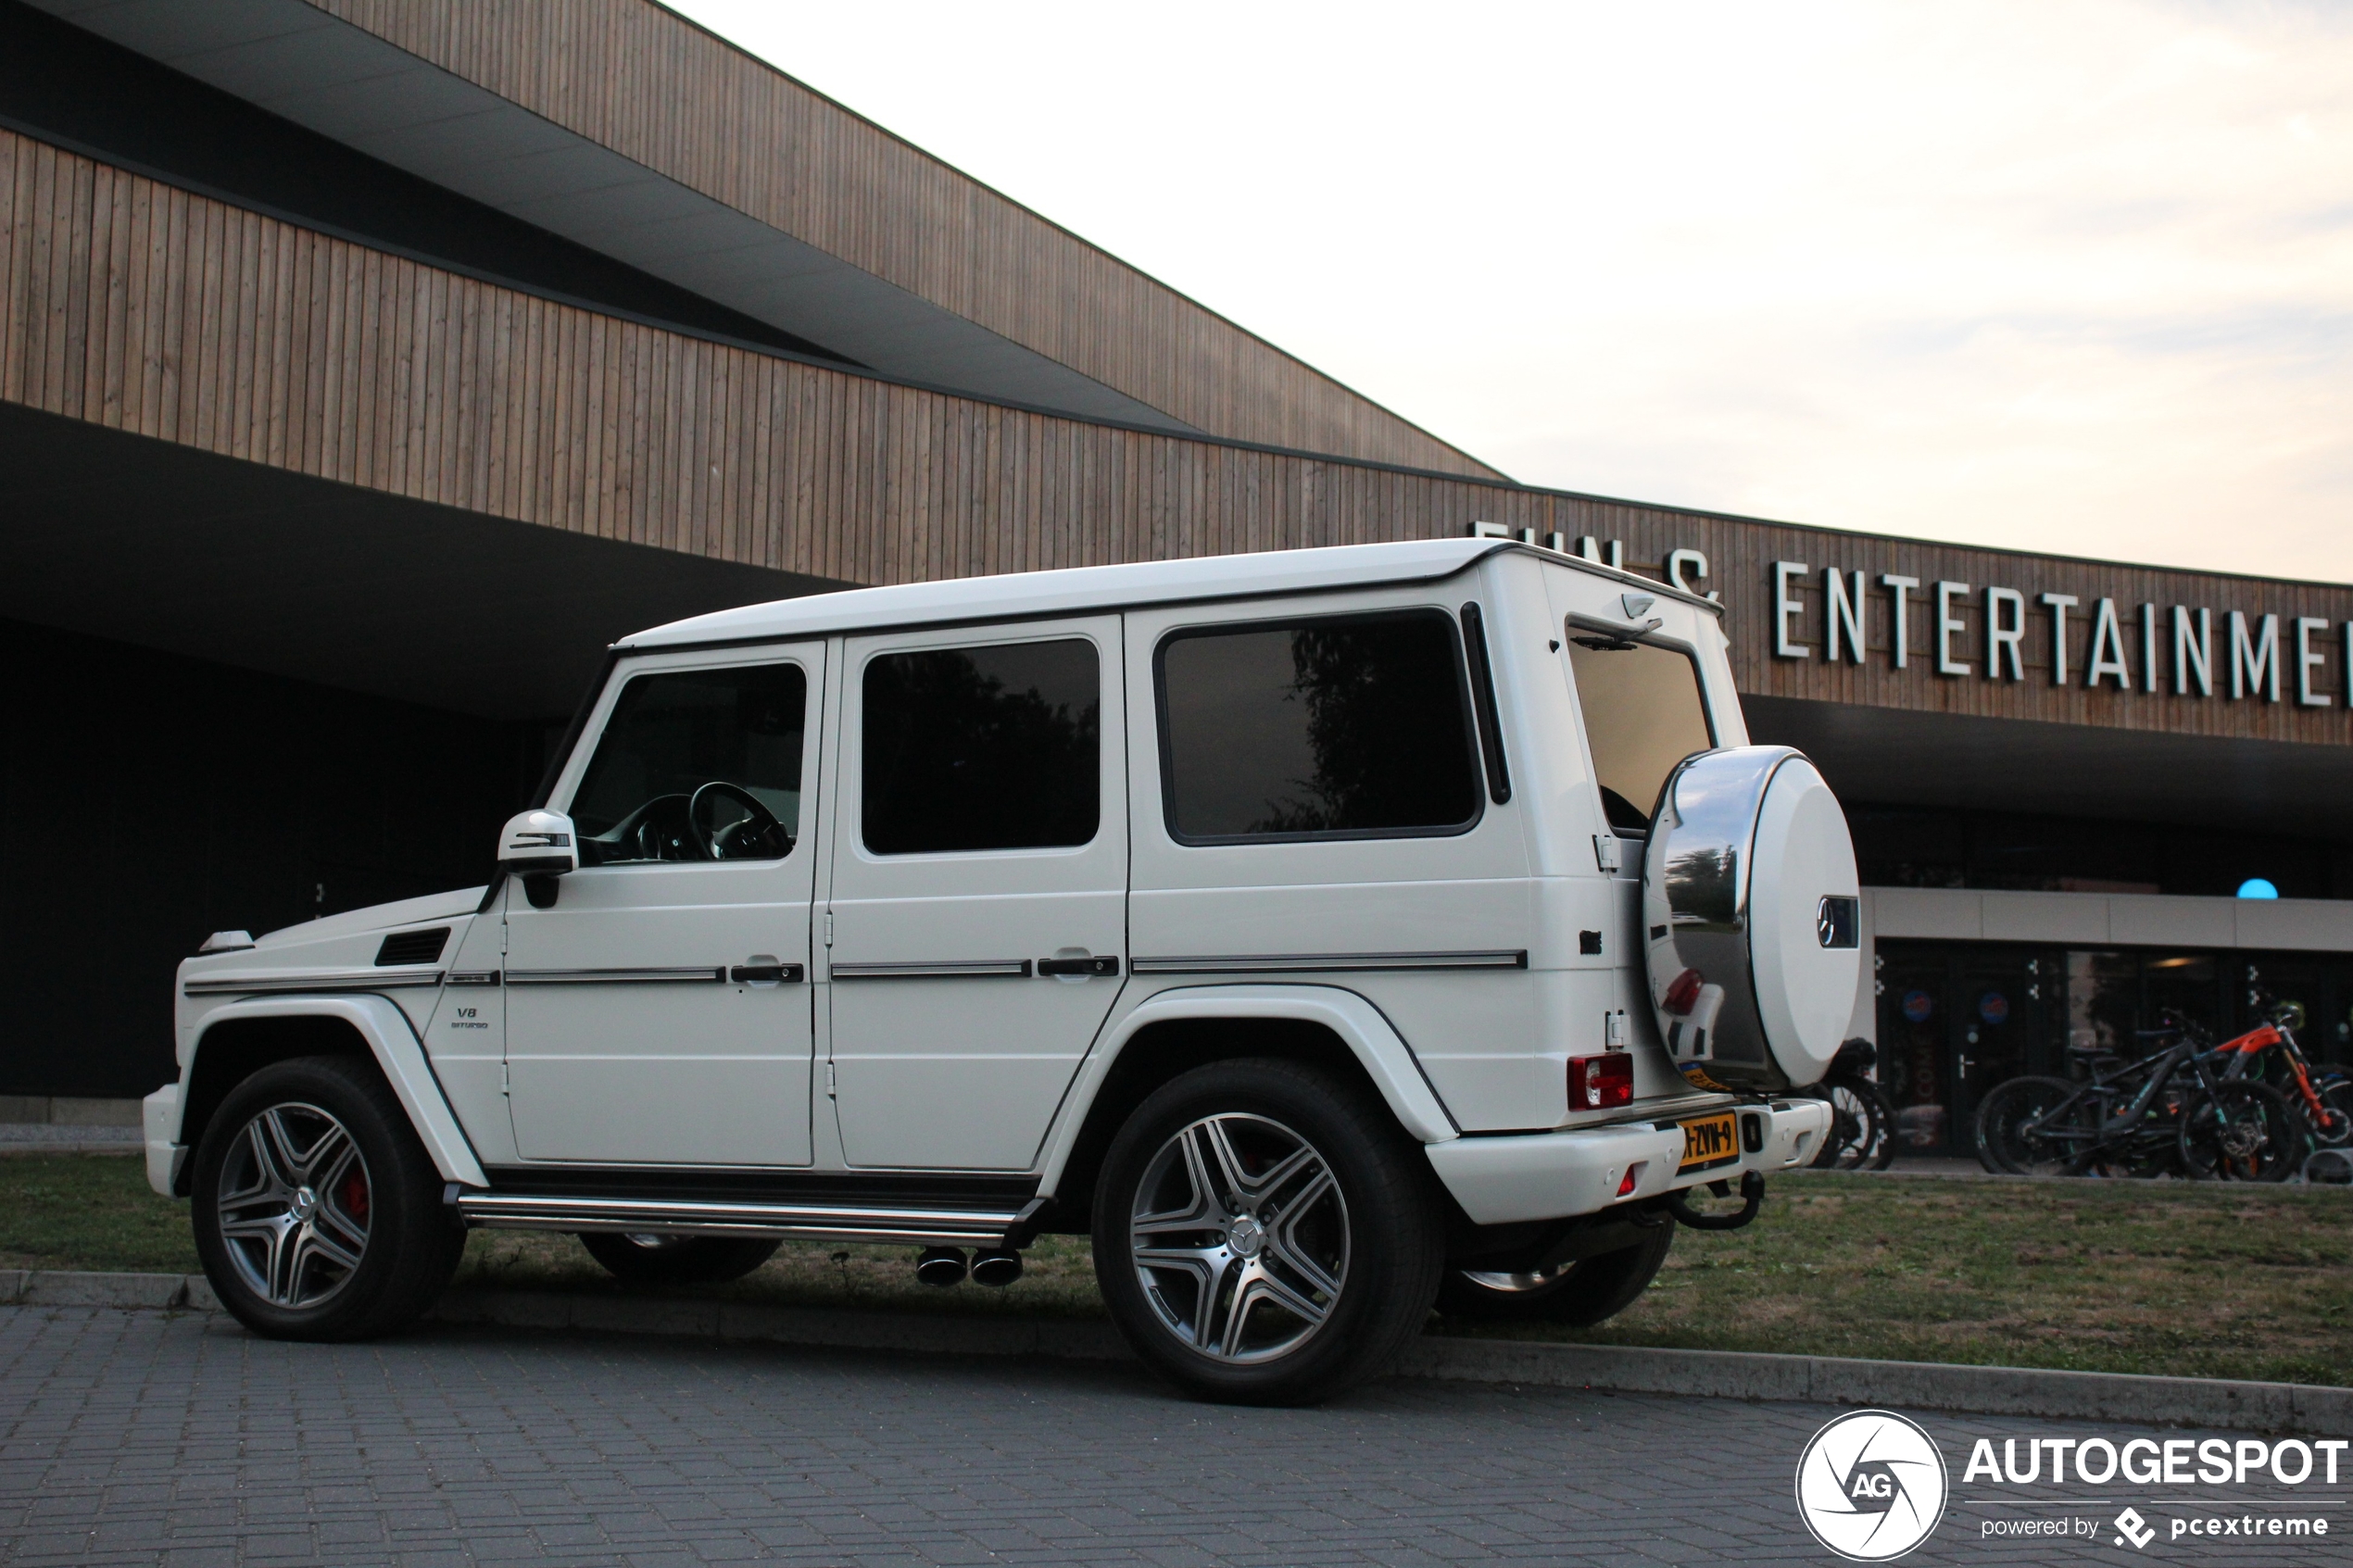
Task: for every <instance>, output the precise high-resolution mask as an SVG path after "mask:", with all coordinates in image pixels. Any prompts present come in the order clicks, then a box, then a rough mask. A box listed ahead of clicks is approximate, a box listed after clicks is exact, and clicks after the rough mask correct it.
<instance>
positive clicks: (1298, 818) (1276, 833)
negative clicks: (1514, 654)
mask: <svg viewBox="0 0 2353 1568" xmlns="http://www.w3.org/2000/svg"><path fill="white" fill-rule="evenodd" d="M1159 666H1160V668H1159V671H1158V677H1159V679H1158V684H1159V691H1160V721H1161V768H1162V794H1163V796H1164V798H1165V800H1166V802H1167V813H1168V831H1169V833H1170V834H1171V835H1172V836H1174V837H1176V839H1178V840H1180V841H1182V842H1186V843H1194V844H1202V843H1210V844H1215V843H1227V844H1230V843H1240V842H1248V841H1252V840H1268V839H1302V838H1368V837H1380V836H1391V837H1395V836H1405V835H1428V834H1449V833H1460V832H1463V831H1464V830H1465V829H1466V828H1468V827H1469V826H1470V825H1471V824H1472V823H1473V822H1477V821H1478V813H1479V809H1480V797H1479V783H1478V761H1477V759H1476V752H1475V747H1476V745H1477V741H1476V738H1475V736H1474V734H1473V733H1472V730H1471V725H1470V705H1469V701H1468V696H1467V693H1466V689H1465V685H1464V678H1463V659H1462V650H1461V646H1460V644H1459V642H1458V640H1457V638H1456V634H1455V631H1454V622H1453V619H1452V618H1451V617H1449V616H1447V615H1444V614H1442V613H1441V612H1439V611H1436V610H1409V611H1406V612H1403V613H1401V614H1392V615H1371V616H1350V617H1331V618H1319V619H1315V620H1302V621H1287V622H1279V623H1276V624H1271V625H1269V624H1265V623H1263V622H1262V623H1259V624H1255V625H1250V626H1238V627H1234V628H1231V629H1227V628H1216V629H1209V630H1203V631H1199V632H1180V633H1176V634H1175V635H1173V636H1171V637H1169V638H1168V639H1167V640H1165V641H1164V642H1163V643H1162V644H1161V646H1160V656H1159Z"/></svg>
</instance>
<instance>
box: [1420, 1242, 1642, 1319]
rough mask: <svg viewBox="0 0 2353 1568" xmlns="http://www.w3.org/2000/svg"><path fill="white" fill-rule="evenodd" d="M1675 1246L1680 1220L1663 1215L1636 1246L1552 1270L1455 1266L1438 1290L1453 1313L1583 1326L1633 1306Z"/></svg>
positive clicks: (1440, 1307)
mask: <svg viewBox="0 0 2353 1568" xmlns="http://www.w3.org/2000/svg"><path fill="white" fill-rule="evenodd" d="M1674 1245H1675V1222H1674V1221H1673V1220H1670V1219H1668V1218H1667V1216H1666V1215H1665V1214H1661V1215H1659V1216H1658V1224H1657V1227H1656V1228H1655V1230H1654V1231H1653V1232H1652V1233H1651V1234H1650V1235H1648V1236H1644V1237H1643V1238H1642V1241H1640V1242H1639V1243H1637V1244H1636V1245H1634V1246H1632V1247H1621V1248H1618V1249H1617V1251H1615V1252H1603V1253H1599V1254H1597V1255H1595V1256H1593V1257H1591V1258H1579V1260H1577V1261H1575V1262H1573V1263H1568V1264H1566V1265H1564V1266H1563V1267H1561V1268H1559V1269H1556V1270H1554V1272H1553V1273H1549V1274H1537V1273H1509V1272H1499V1271H1493V1270H1487V1269H1450V1270H1448V1271H1447V1274H1446V1283H1445V1284H1444V1285H1442V1286H1440V1287H1439V1290H1438V1310H1439V1311H1440V1312H1441V1313H1442V1314H1444V1315H1445V1316H1447V1317H1450V1318H1468V1319H1476V1320H1484V1321H1486V1322H1491V1323H1568V1324H1572V1325H1574V1326H1576V1327H1579V1328H1582V1327H1585V1326H1588V1325H1590V1324H1592V1323H1601V1322H1603V1321H1604V1320H1605V1319H1608V1318H1614V1317H1616V1316H1617V1314H1618V1313H1620V1312H1622V1311H1625V1310H1626V1309H1627V1308H1629V1307H1630V1306H1632V1305H1633V1304H1634V1300H1635V1298H1637V1297H1639V1296H1641V1295H1642V1292H1643V1291H1645V1290H1647V1289H1649V1288H1650V1283H1651V1281H1652V1280H1653V1279H1655V1278H1656V1277H1657V1274H1658V1271H1659V1269H1660V1268H1661V1267H1662V1266H1663V1265H1664V1264H1665V1263H1666V1261H1667V1249H1668V1248H1671V1247H1673V1246H1674Z"/></svg>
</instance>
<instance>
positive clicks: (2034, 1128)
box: [1977, 1078, 2092, 1176]
mask: <svg viewBox="0 0 2353 1568" xmlns="http://www.w3.org/2000/svg"><path fill="white" fill-rule="evenodd" d="M2087 1120H2088V1116H2087V1113H2086V1112H2085V1110H2084V1107H2083V1104H2082V1101H2081V1100H2080V1099H2078V1098H2077V1097H2076V1085H2073V1084H2070V1083H2069V1082H2068V1081H2067V1080H2066V1079H2064V1078H2012V1079H2009V1080H2007V1082H2005V1083H2002V1084H1998V1085H1994V1090H1993V1092H1992V1093H1990V1094H1988V1095H1987V1096H1986V1097H1985V1098H1983V1099H1982V1100H1980V1101H1979V1102H1978V1106H1977V1160H1978V1163H1979V1164H1981V1165H1982V1166H1984V1167H1985V1168H1986V1169H1987V1170H1988V1171H1991V1172H1994V1173H1995V1174H1997V1175H2005V1174H2006V1175H2012V1176H2057V1175H2065V1174H2069V1173H2071V1172H2072V1171H2073V1169H2074V1167H2075V1163H2076V1161H2077V1160H2078V1159H2079V1158H2080V1157H2081V1156H2082V1153H2083V1152H2084V1150H2086V1149H2087V1148H2090V1146H2091V1137H2090V1136H2089V1134H2090V1133H2091V1131H2092V1129H2091V1128H2089V1127H2086V1126H2083V1125H2082V1123H2084V1122H2086V1121H2087Z"/></svg>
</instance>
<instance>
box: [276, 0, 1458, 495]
mask: <svg viewBox="0 0 2353 1568" xmlns="http://www.w3.org/2000/svg"><path fill="white" fill-rule="evenodd" d="M312 3H313V4H316V5H317V6H319V8H320V9H321V10H324V11H326V12H328V13H330V14H331V15H333V16H334V17H336V18H338V19H342V20H344V21H346V22H348V23H350V24H351V25H353V26H355V27H358V28H360V29H362V30H364V31H368V32H371V33H373V34H374V35H376V36H377V37H379V38H382V39H384V40H385V41H386V42H389V43H391V44H396V45H398V46H399V47H400V48H402V49H405V50H407V51H408V52H409V53H410V54H412V55H415V56H418V57H419V58H421V59H423V60H426V61H429V62H431V63H432V64H434V65H436V66H438V67H440V68H441V69H444V70H447V71H449V72H450V73H451V74H453V75H456V76H459V77H462V78H464V79H465V80H466V81H468V82H472V83H474V84H475V85H476V86H478V87H482V88H484V89H485V90H487V91H489V92H492V93H496V94H498V95H499V96H500V97H503V98H506V99H508V100H509V101H510V102H512V103H516V104H520V105H522V107H525V108H528V109H530V110H531V111H532V112H533V113H535V114H537V115H540V116H542V117H544V118H545V119H548V120H551V121H553V122H554V123H556V124H558V125H560V126H562V127H564V128H565V129H566V130H568V131H571V132H574V133H575V134H578V135H581V136H584V137H586V138H587V139H589V140H590V141H593V142H596V143H598V144H600V145H602V146H605V147H608V148H610V149H611V150H613V151H615V152H618V153H620V154H622V155H623V157H629V158H631V159H634V160H635V162H637V163H640V164H642V165H644V166H645V167H646V168H648V169H653V170H654V171H656V172H657V173H660V174H662V175H665V176H667V177H669V178H670V179H673V180H675V181H677V182H679V183H681V184H683V185H686V186H687V187H689V188H690V189H692V190H695V191H698V192H700V193H701V194H704V195H706V196H709V197H711V199H712V200H714V201H719V202H724V203H725V204H726V205H727V206H729V207H734V208H736V210H737V211H739V212H743V213H746V214H749V216H751V217H753V218H757V219H759V220H761V221H762V222H764V223H767V224H770V225H771V226H773V227H774V228H776V229H778V230H781V231H783V232H786V233H789V234H792V235H794V236H796V237H797V238H799V239H801V240H805V241H807V242H808V243H809V244H811V245H815V246H816V247H817V248H819V249H820V250H823V251H825V252H827V253H828V254H830V255H833V256H837V257H841V258H842V259H843V260H845V261H848V262H849V263H850V264H851V265H853V266H856V267H859V268H862V269H863V270H866V271H868V272H871V273H873V274H874V275H875V276H876V277H879V278H883V279H885V280H887V281H888V282H892V283H896V284H897V285H899V286H900V287H901V288H903V289H906V290H908V291H910V292H911V293H913V294H915V295H920V296H921V297H923V298H925V299H927V300H930V301H931V302H932V303H934V304H936V305H938V306H941V307H945V308H947V309H949V310H952V311H954V312H955V313H956V314H958V315H960V316H963V317H964V318H965V319H967V320H972V321H975V322H977V323H979V324H980V325H981V326H984V327H986V328H988V330H989V331H991V332H997V333H999V334H1000V335H1001V336H1003V337H1006V338H1009V339H1011V340H1012V341H1013V342H1014V343H1017V344H1020V345H1023V346H1025V347H1027V348H1031V349H1034V350H1036V351H1037V352H1038V353H1040V354H1043V355H1045V356H1046V357H1047V358H1051V359H1054V360H1056V361H1058V362H1060V363H1062V364H1064V365H1067V366H1069V367H1071V368H1072V369H1074V370H1079V371H1081V372H1083V373H1085V374H1086V375H1088V376H1091V377H1093V378H1094V379H1095V380H1097V381H1099V382H1101V383H1104V384H1105V385H1107V386H1111V387H1114V388H1116V389H1117V390H1118V391H1120V392H1124V393H1126V395H1128V396H1130V397H1134V398H1136V399H1138V400H1139V401H1140V402H1143V403H1147V404H1150V405H1151V407H1153V408H1158V409H1160V410H1162V411H1163V412H1164V413H1167V414H1170V415H1173V416H1174V417H1176V419H1179V420H1183V421H1184V422H1185V423H1187V424H1189V425H1190V426H1192V427H1193V428H1194V429H1196V430H1201V431H1205V432H1207V433H1210V434H1213V435H1218V436H1223V437H1225V438H1227V439H1228V440H1236V441H1252V442H1258V443H1262V444H1265V445H1276V446H1290V447H1297V448H1300V449H1302V450H1305V451H1311V452H1329V453H1333V454H1336V455H1339V456H1342V457H1351V458H1365V459H1367V460H1370V461H1375V462H1383V463H1393V464H1397V465H1400V466H1403V467H1413V468H1428V469H1436V470H1441V471H1442V472H1447V473H1464V474H1473V475H1478V476H1481V477H1486V478H1496V477H1500V476H1499V475H1497V473H1496V471H1495V470H1492V469H1491V468H1489V467H1487V466H1486V465H1485V464H1483V463H1480V462H1479V461H1478V460H1477V459H1476V458H1472V457H1470V456H1469V455H1468V454H1466V453H1464V452H1461V451H1458V450H1457V449H1455V448H1454V447H1453V446H1451V445H1447V444H1446V443H1444V442H1442V441H1441V440H1439V439H1438V438H1436V437H1435V436H1432V435H1431V434H1429V433H1428V432H1426V431H1423V430H1421V429H1419V428H1417V427H1416V426H1415V425H1413V424H1410V423H1408V422H1407V421H1406V420H1402V419H1400V418H1398V417H1397V416H1396V415H1394V414H1392V413H1390V411H1389V410H1387V409H1385V408H1381V407H1380V406H1378V404H1375V403H1373V402H1371V401H1370V400H1368V399H1366V398H1365V397H1364V396H1363V395H1360V394H1358V393H1355V392H1352V391H1351V390H1349V389H1348V388H1347V387H1345V386H1343V385H1341V384H1340V383H1338V382H1336V381H1333V380H1332V379H1331V378H1330V377H1328V376H1327V375H1324V374H1323V373H1322V372H1321V371H1318V370H1315V369H1314V368H1313V367H1311V366H1308V365H1305V364H1302V363H1301V362H1300V361H1299V360H1297V359H1294V358H1291V357H1290V355H1288V354H1285V353H1284V352H1282V351H1281V350H1280V349H1278V348H1277V347H1275V346H1274V345H1271V344H1269V343H1266V342H1265V340H1263V339H1261V338H1258V337H1256V336H1253V335H1252V333H1250V332H1245V331H1243V330H1242V329H1241V328H1239V327H1238V326H1236V325H1235V324H1234V323H1233V322H1231V321H1228V320H1226V319H1225V318H1224V317H1222V316H1219V315H1217V314H1216V313H1215V312H1214V311H1211V310H1207V309H1204V308H1203V307H1201V306H1199V305H1197V304H1195V303H1194V302H1193V301H1191V300H1189V299H1188V298H1186V297H1185V296H1184V295H1180V294H1178V293H1176V291H1175V290H1173V289H1171V288H1169V287H1167V286H1166V285H1165V284H1163V283H1160V282H1156V281H1154V280H1153V279H1151V277H1148V276H1147V275H1145V274H1144V273H1142V272H1139V271H1138V270H1136V269H1134V268H1133V267H1130V266H1128V265H1127V264H1126V263H1125V262H1123V261H1121V260H1119V259H1118V258H1117V257H1114V256H1111V255H1109V254H1108V253H1106V252H1104V251H1102V250H1101V249H1098V248H1097V247H1096V246H1094V245H1089V244H1088V243H1087V242H1086V241H1084V240H1082V239H1080V238H1079V237H1077V236H1076V235H1075V234H1073V233H1071V232H1069V231H1068V230H1065V229H1063V228H1061V227H1059V226H1057V225H1055V224H1053V223H1051V222H1048V221H1047V220H1045V219H1043V218H1040V217H1039V216H1038V214H1037V213H1035V212H1032V211H1030V210H1029V209H1028V208H1027V207H1022V206H1021V205H1019V204H1018V203H1016V202H1013V201H1011V200H1009V199H1007V198H1006V197H1004V196H1002V195H1000V194H998V193H996V192H995V191H992V190H990V189H988V187H987V186H985V185H982V184H980V183H979V182H976V181H975V180H973V179H971V178H970V177H969V176H967V175H964V174H962V173H960V172H958V171H957V170H956V169H953V168H951V167H950V166H949V165H947V164H945V163H943V162H941V161H940V160H939V159H937V158H936V157H932V156H931V155H930V154H928V153H925V152H924V151H923V150H922V149H921V148H919V147H915V146H912V145H910V144H908V143H906V142H903V141H901V140H900V139H899V138H898V137H896V136H893V135H892V134H890V132H887V131H885V130H883V129H882V128H881V127H879V126H877V125H875V124H874V123H873V122H871V121H869V120H866V119H861V118H860V117H859V116H857V115H855V114H852V113H850V112H849V110H847V109H845V108H843V107H841V106H840V105H838V104H837V103H835V102H833V101H832V100H831V99H829V98H826V97H824V96H823V95H822V94H817V93H814V92H812V91H811V90H810V89H808V88H807V87H804V86H802V85H801V84H800V83H799V82H795V81H794V80H793V79H792V78H790V77H788V76H786V75H785V74H784V73H783V72H781V71H778V70H776V69H774V68H773V67H771V66H769V65H766V64H764V63H763V62H761V61H760V60H758V59H755V58H753V57H752V56H749V55H747V54H745V53H744V52H743V51H742V50H740V49H737V48H736V47H735V46H734V45H732V44H728V43H726V42H725V41H724V40H722V39H720V38H717V37H715V36H713V35H712V34H711V33H709V32H706V31H703V30H702V29H700V28H698V27H697V26H695V25H694V24H693V23H691V22H688V21H686V19H683V18H681V17H678V16H676V15H674V14H673V13H672V12H669V11H666V10H663V9H661V7H659V6H649V5H647V4H645V3H644V0H565V3H564V4H561V5H549V4H546V3H544V0H312Z"/></svg>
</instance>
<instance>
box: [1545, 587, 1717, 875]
mask: <svg viewBox="0 0 2353 1568" xmlns="http://www.w3.org/2000/svg"><path fill="white" fill-rule="evenodd" d="M1568 666H1569V669H1570V671H1572V672H1573V673H1574V674H1575V675H1576V677H1577V700H1578V706H1579V707H1580V708H1582V709H1584V710H1585V740H1586V744H1587V745H1589V746H1592V748H1593V769H1594V771H1596V772H1597V773H1599V774H1600V775H1601V785H1602V805H1603V807H1604V809H1606V810H1607V811H1608V813H1609V822H1610V826H1612V827H1618V828H1630V829H1634V830H1637V831H1640V830H1642V829H1645V828H1648V827H1649V826H1650V821H1651V819H1650V812H1651V809H1652V808H1653V807H1654V806H1655V805H1657V804H1658V792H1659V790H1660V789H1661V788H1663V787H1664V786H1665V785H1666V784H1667V774H1669V773H1671V772H1673V771H1675V764H1676V763H1678V762H1680V761H1681V760H1682V759H1684V758H1686V757H1689V756H1690V755H1691V754H1692V752H1694V751H1705V750H1706V749H1707V748H1708V747H1709V746H1714V745H1715V744H1716V742H1715V739H1714V737H1713V735H1712V734H1711V733H1710V732H1709V730H1708V727H1707V708H1706V705H1705V704H1704V703H1703V702H1702V701H1701V700H1700V692H1699V666H1698V665H1697V664H1695V663H1693V662H1692V658H1691V656H1690V655H1689V654H1684V653H1678V652H1677V651H1676V650H1675V649H1673V648H1662V647H1653V646H1651V645H1650V644H1648V643H1637V644H1635V645H1634V646H1632V647H1614V646H1610V645H1609V644H1608V643H1607V642H1606V641H1604V639H1602V638H1598V637H1595V636H1594V635H1593V634H1592V633H1590V632H1579V630H1578V629H1577V628H1576V627H1574V626H1571V627H1570V628H1569V629H1568Z"/></svg>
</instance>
